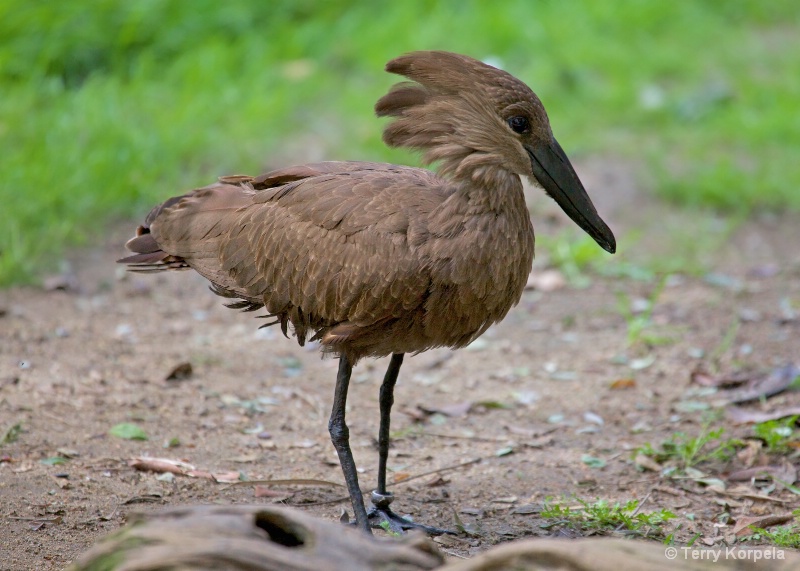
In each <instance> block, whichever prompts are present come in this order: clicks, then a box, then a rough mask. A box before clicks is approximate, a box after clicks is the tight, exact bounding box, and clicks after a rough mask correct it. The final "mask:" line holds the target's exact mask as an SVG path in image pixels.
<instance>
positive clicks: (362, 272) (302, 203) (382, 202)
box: [151, 163, 445, 329]
mask: <svg viewBox="0 0 800 571" xmlns="http://www.w3.org/2000/svg"><path fill="white" fill-rule="evenodd" d="M246 179H247V180H246ZM226 180H227V182H225V181H226ZM243 182H244V183H246V184H232V183H243ZM444 197H445V190H444V186H443V185H442V184H441V181H440V180H439V179H437V178H436V177H435V175H433V174H432V173H430V172H429V171H425V170H422V169H413V168H408V167H397V166H393V165H380V164H374V163H320V164H317V165H306V166H301V167H291V168H288V169H282V170H279V171H273V172H271V173H267V174H266V175H262V176H260V177H256V178H253V179H249V177H238V178H237V177H234V178H229V179H223V182H220V183H219V184H216V185H211V186H209V187H206V188H204V189H200V190H198V191H195V192H194V193H192V194H190V195H187V196H185V197H184V198H182V199H181V200H179V201H178V202H176V203H174V204H173V205H170V206H169V207H166V208H163V209H161V211H160V212H159V213H158V215H157V216H156V217H155V220H153V222H152V226H151V231H152V232H153V236H154V238H155V239H156V241H157V242H158V244H159V246H160V247H161V249H163V250H164V251H165V252H167V253H169V254H171V255H173V256H179V257H181V258H183V259H185V260H186V263H188V265H190V266H191V267H193V268H194V269H196V270H197V271H198V272H199V273H201V274H202V275H204V276H205V277H207V278H208V279H210V280H211V281H212V282H213V283H215V284H216V285H218V286H220V287H222V288H224V289H225V290H227V291H228V292H230V293H233V294H235V295H236V296H238V297H242V298H244V299H249V300H258V301H261V300H263V303H264V304H265V305H266V307H267V309H268V311H269V312H270V313H273V314H279V315H287V314H288V315H289V316H290V317H291V320H292V321H293V322H294V324H295V327H296V328H297V327H298V325H299V326H304V325H305V326H308V327H311V328H312V329H320V328H323V327H331V326H334V325H336V324H342V323H347V324H350V325H354V326H356V327H365V326H367V325H371V324H374V323H378V322H380V321H383V320H386V319H391V318H392V317H397V316H399V315H401V314H402V313H403V312H404V311H408V310H410V309H413V308H415V307H418V306H419V305H420V304H421V303H423V301H424V296H425V294H426V291H427V289H428V287H429V284H430V275H429V273H428V272H427V271H426V267H425V265H426V261H425V260H424V258H423V259H421V258H420V256H419V255H418V254H417V255H414V254H415V252H414V251H413V250H414V243H415V242H418V241H419V239H420V236H419V234H420V233H423V232H425V231H426V228H424V227H422V226H421V224H423V223H424V222H421V221H423V220H424V218H425V216H424V214H425V213H426V212H430V211H431V210H433V209H434V208H435V207H436V206H437V205H439V204H440V203H441V202H442V200H443V199H444Z"/></svg>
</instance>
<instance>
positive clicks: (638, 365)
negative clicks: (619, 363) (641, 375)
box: [628, 355, 656, 371]
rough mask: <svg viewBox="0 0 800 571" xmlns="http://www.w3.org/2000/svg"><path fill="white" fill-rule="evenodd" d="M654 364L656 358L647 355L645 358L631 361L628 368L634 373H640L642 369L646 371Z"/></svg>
mask: <svg viewBox="0 0 800 571" xmlns="http://www.w3.org/2000/svg"><path fill="white" fill-rule="evenodd" d="M655 362H656V356H655V355H648V356H647V357H642V358H641V359H631V362H630V363H628V366H629V367H630V368H631V369H633V370H634V371H641V370H642V369H646V368H647V367H649V366H651V365H652V364H653V363H655Z"/></svg>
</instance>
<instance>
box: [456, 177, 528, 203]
mask: <svg viewBox="0 0 800 571" xmlns="http://www.w3.org/2000/svg"><path fill="white" fill-rule="evenodd" d="M456 193H457V194H458V195H459V197H460V198H461V199H462V200H465V201H466V207H467V209H466V212H465V214H467V215H482V214H494V215H501V214H510V213H511V212H516V211H520V210H523V211H525V212H526V213H527V207H526V205H525V195H524V193H523V190H522V182H521V181H520V178H519V176H518V175H516V174H514V173H511V172H509V171H507V170H505V169H502V168H491V167H485V168H477V169H474V170H473V171H472V172H471V173H470V177H469V178H468V179H467V180H464V179H462V180H461V181H459V183H458V186H457V189H456Z"/></svg>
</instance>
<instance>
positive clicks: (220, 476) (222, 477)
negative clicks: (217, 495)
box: [212, 472, 241, 484]
mask: <svg viewBox="0 0 800 571" xmlns="http://www.w3.org/2000/svg"><path fill="white" fill-rule="evenodd" d="M212 478H213V479H214V480H215V481H216V482H217V483H219V484H232V483H234V482H238V481H239V480H240V479H241V475H240V474H239V472H219V473H217V474H212Z"/></svg>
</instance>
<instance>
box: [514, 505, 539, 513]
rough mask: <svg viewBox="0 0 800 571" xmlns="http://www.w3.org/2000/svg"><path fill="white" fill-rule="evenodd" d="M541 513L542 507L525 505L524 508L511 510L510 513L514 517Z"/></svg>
mask: <svg viewBox="0 0 800 571" xmlns="http://www.w3.org/2000/svg"><path fill="white" fill-rule="evenodd" d="M541 512H542V506H541V505H539V504H525V505H524V506H519V507H516V508H514V509H513V510H511V513H512V514H516V515H530V514H538V513H541Z"/></svg>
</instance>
